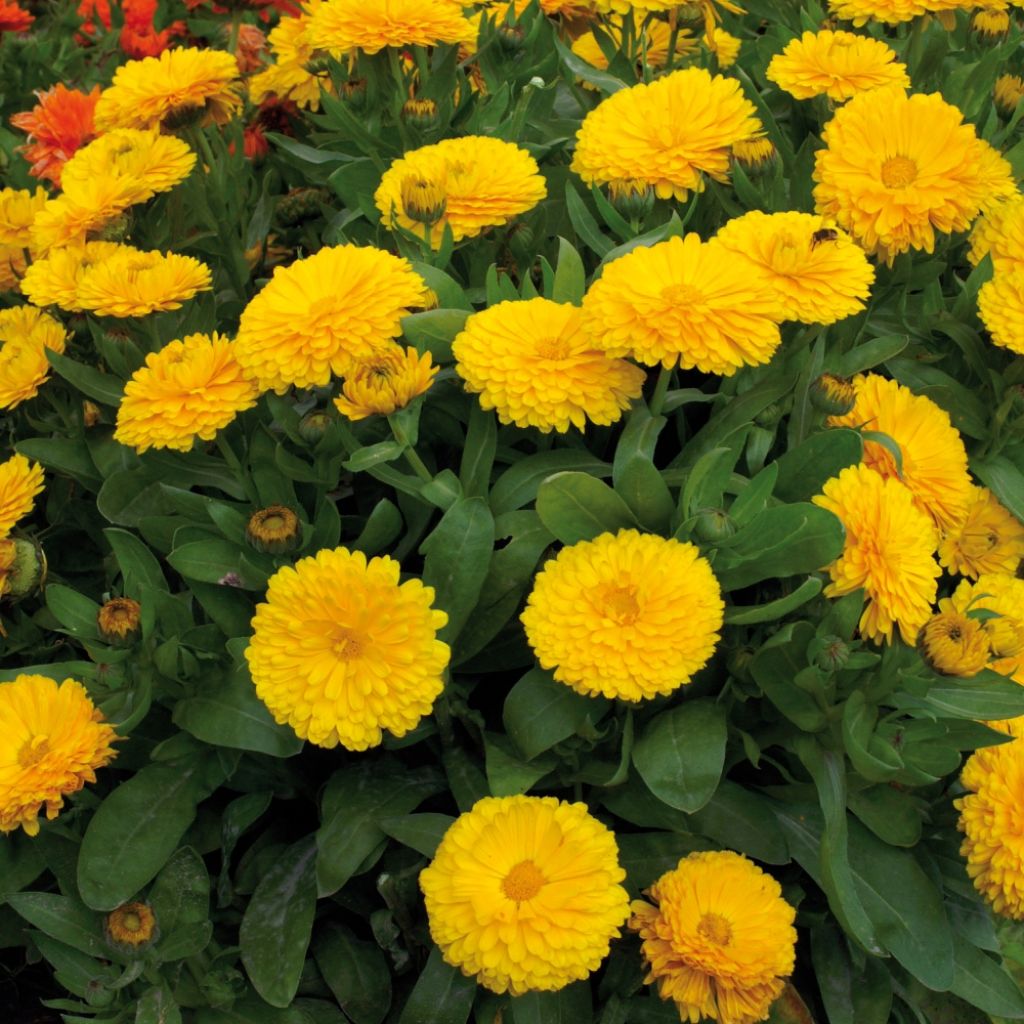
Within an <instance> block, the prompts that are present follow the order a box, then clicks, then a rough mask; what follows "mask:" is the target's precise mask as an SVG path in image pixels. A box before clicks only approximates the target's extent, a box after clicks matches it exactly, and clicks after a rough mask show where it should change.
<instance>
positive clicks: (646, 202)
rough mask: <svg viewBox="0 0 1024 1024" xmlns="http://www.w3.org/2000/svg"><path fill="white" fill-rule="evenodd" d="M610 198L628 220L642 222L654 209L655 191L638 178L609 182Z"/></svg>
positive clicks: (617, 179) (618, 179) (617, 209)
mask: <svg viewBox="0 0 1024 1024" xmlns="http://www.w3.org/2000/svg"><path fill="white" fill-rule="evenodd" d="M608 198H609V200H610V201H611V204H612V206H614V207H615V209H616V211H618V212H619V213H621V214H622V216H623V217H625V218H626V219H627V220H636V221H642V220H643V219H644V218H645V217H646V216H647V215H648V214H649V213H650V212H651V210H652V209H654V189H652V188H651V186H650V185H648V184H647V182H645V181H639V180H637V179H636V178H616V179H615V180H614V181H610V182H608Z"/></svg>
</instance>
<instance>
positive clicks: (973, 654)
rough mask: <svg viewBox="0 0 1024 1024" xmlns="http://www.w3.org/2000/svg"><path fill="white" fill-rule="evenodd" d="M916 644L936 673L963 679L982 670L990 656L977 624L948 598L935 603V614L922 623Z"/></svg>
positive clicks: (986, 638) (987, 643) (982, 628)
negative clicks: (936, 609) (937, 608)
mask: <svg viewBox="0 0 1024 1024" xmlns="http://www.w3.org/2000/svg"><path fill="white" fill-rule="evenodd" d="M918 644H919V645H920V647H921V650H922V652H923V654H924V657H925V660H926V661H927V662H928V664H929V665H931V666H932V668H934V669H935V670H936V671H938V672H943V673H945V674H946V675H948V676H962V677H963V678H965V679H968V678H970V677H971V676H976V675H977V674H978V673H979V672H980V671H981V670H982V669H983V668H985V666H986V665H988V660H989V655H990V653H991V652H990V649H989V642H988V634H987V633H986V632H985V629H984V627H983V626H982V624H981V622H979V621H978V620H977V619H972V618H971V617H970V616H969V615H967V614H966V613H965V612H962V611H958V610H957V609H956V607H955V606H954V604H953V602H952V601H951V600H950V599H949V598H948V597H945V598H943V599H942V600H941V601H940V602H939V610H938V612H937V613H936V614H935V615H933V616H932V617H931V618H930V619H929V620H928V621H927V622H926V623H925V624H924V628H923V629H922V630H921V633H920V635H919V636H918Z"/></svg>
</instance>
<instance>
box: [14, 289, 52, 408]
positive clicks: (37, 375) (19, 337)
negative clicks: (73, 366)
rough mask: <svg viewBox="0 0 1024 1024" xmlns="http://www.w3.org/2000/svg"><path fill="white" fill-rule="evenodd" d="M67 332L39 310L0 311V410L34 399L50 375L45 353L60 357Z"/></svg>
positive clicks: (28, 307)
mask: <svg viewBox="0 0 1024 1024" xmlns="http://www.w3.org/2000/svg"><path fill="white" fill-rule="evenodd" d="M66 340H67V332H66V331H65V330H64V328H63V327H62V326H61V325H60V324H59V323H58V322H57V321H56V320H54V319H53V317H52V316H47V314H46V313H44V312H43V311H42V310H39V309H35V308H34V307H32V306H14V307H12V308H11V309H2V310H0V409H13V408H14V406H16V405H18V404H19V403H20V402H24V401H25V400H26V399H28V398H35V396H36V395H37V394H38V393H39V387H40V385H41V384H42V383H43V381H45V380H46V378H47V377H48V376H49V373H50V364H49V362H48V361H47V358H46V350H47V349H51V350H52V351H54V352H56V353H58V354H61V353H63V351H64V343H65V341H66Z"/></svg>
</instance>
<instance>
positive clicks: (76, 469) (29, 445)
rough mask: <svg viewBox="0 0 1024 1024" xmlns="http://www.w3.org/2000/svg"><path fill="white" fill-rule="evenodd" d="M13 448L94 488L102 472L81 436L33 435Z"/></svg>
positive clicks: (91, 488) (34, 460)
mask: <svg viewBox="0 0 1024 1024" xmlns="http://www.w3.org/2000/svg"><path fill="white" fill-rule="evenodd" d="M14 450H15V451H16V452H18V453H19V454H20V455H24V456H25V457H26V458H27V459H31V460H32V461H33V462H39V463H42V465H44V466H45V467H46V468H47V469H52V470H56V471H57V472H58V473H66V474H67V475H68V476H71V477H74V478H75V479H76V480H78V481H79V482H81V483H83V484H85V486H86V487H88V488H89V490H95V489H96V487H97V486H98V485H99V482H100V479H101V477H100V474H99V472H98V471H97V469H96V465H95V463H94V462H93V460H92V456H91V455H90V454H89V447H88V445H86V443H85V441H84V440H82V439H81V438H65V437H30V438H27V439H26V440H24V441H18V442H16V443H15V445H14Z"/></svg>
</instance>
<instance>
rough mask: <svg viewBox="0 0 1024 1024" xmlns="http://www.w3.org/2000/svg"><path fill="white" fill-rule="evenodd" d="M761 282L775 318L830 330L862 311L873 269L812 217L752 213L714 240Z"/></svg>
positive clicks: (847, 240) (859, 253) (847, 242)
mask: <svg viewBox="0 0 1024 1024" xmlns="http://www.w3.org/2000/svg"><path fill="white" fill-rule="evenodd" d="M715 237H716V238H717V239H718V241H719V242H721V243H722V245H724V246H725V247H726V248H727V249H729V250H731V251H732V254H733V257H734V258H735V259H737V260H739V261H740V262H741V263H747V264H749V265H750V266H751V267H752V268H754V270H755V272H756V273H757V275H758V276H762V277H765V278H767V280H768V282H769V283H770V286H771V288H772V291H773V292H774V294H775V296H776V297H777V299H778V300H779V307H780V313H779V316H780V318H782V319H786V320H799V321H800V322H801V323H805V324H831V323H835V322H836V321H837V320H842V319H843V318H844V317H848V316H853V315H854V314H855V313H859V312H860V311H861V310H862V309H863V308H864V300H865V299H867V297H868V295H869V293H870V291H871V283H872V282H873V281H874V279H875V269H874V267H872V266H871V264H870V263H868V260H867V257H866V256H865V255H864V251H863V250H862V249H861V248H860V247H859V246H857V245H855V244H854V243H853V242H851V241H850V237H849V235H847V234H846V233H845V232H843V231H839V230H837V229H835V228H829V227H827V226H826V225H825V222H824V221H823V220H822V218H821V217H818V216H816V215H815V214H813V213H797V212H796V211H791V212H788V213H762V212H761V211H759V210H752V211H751V212H750V213H747V214H744V215H743V216H742V217H736V218H735V219H733V220H730V221H729V222H728V223H727V224H726V225H725V227H723V228H722V229H721V230H720V231H719V232H718V234H717V235H716V236H715Z"/></svg>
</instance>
